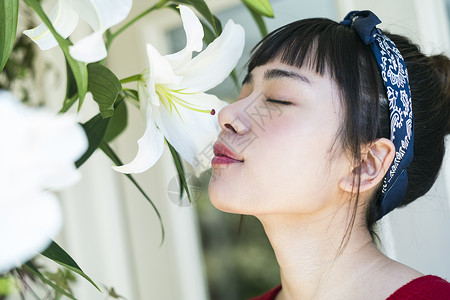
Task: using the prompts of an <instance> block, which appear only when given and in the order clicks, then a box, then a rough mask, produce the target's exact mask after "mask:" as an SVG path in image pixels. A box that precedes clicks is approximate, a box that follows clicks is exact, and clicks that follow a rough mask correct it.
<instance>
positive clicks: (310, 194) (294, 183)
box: [209, 120, 330, 215]
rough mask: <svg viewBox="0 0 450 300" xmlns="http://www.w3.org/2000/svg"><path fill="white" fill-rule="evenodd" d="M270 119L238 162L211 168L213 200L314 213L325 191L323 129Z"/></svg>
mask: <svg viewBox="0 0 450 300" xmlns="http://www.w3.org/2000/svg"><path fill="white" fill-rule="evenodd" d="M287 124H288V123H286V120H285V121H284V122H283V123H280V126H278V124H277V123H276V122H273V123H272V124H271V126H270V127H269V126H268V127H267V129H266V131H265V132H264V133H263V134H260V135H259V137H258V139H256V140H255V141H254V142H253V143H252V144H251V145H250V146H249V147H248V148H247V150H248V151H247V152H246V153H247V156H246V160H245V162H244V163H243V164H242V165H231V166H229V167H227V168H223V169H221V170H213V176H212V178H211V181H210V186H209V193H210V199H211V202H212V203H213V205H214V206H215V207H216V208H218V209H220V210H223V211H226V212H232V213H240V214H252V215H260V214H269V213H292V212H304V213H307V212H313V211H315V210H318V209H319V208H320V207H323V206H324V205H325V203H324V201H326V199H327V197H326V194H327V193H328V192H329V186H330V185H329V183H330V181H329V175H330V173H329V167H330V165H329V154H328V147H329V144H330V143H329V142H327V141H329V138H328V137H327V136H326V135H325V132H322V131H325V130H321V129H319V130H312V129H310V128H303V129H302V130H299V128H302V127H301V126H299V124H298V123H294V124H292V125H291V126H292V128H290V127H289V126H286V125H287Z"/></svg>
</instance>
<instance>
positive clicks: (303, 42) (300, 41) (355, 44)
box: [248, 18, 374, 98]
mask: <svg viewBox="0 0 450 300" xmlns="http://www.w3.org/2000/svg"><path fill="white" fill-rule="evenodd" d="M358 53H359V55H361V54H363V56H365V57H358ZM372 56H373V55H372V53H371V52H370V49H369V47H367V46H366V45H364V43H362V42H361V39H360V38H359V37H358V36H357V34H356V32H355V31H354V30H352V29H349V28H347V27H345V26H343V25H340V24H339V23H337V22H334V21H332V20H329V19H325V18H312V19H305V20H300V21H296V22H293V23H290V24H287V25H285V26H283V27H280V28H278V29H277V30H275V31H273V32H271V33H270V34H269V35H267V36H266V37H265V38H264V39H263V40H261V41H260V42H259V43H258V44H257V45H256V46H255V47H254V48H253V50H252V56H251V58H250V61H249V64H248V72H249V73H250V72H251V71H252V70H253V69H254V68H256V67H258V66H262V65H264V64H267V63H269V62H272V61H275V60H279V61H280V62H282V63H284V64H286V65H289V66H293V67H297V68H302V67H306V68H309V69H311V70H314V71H315V72H316V73H318V74H320V75H321V76H323V75H324V74H326V73H328V74H329V76H330V77H331V78H332V79H334V80H335V81H336V83H337V84H338V86H339V87H340V92H341V95H342V96H343V97H344V98H348V97H353V96H355V95H354V94H353V95H352V94H348V92H350V91H354V92H355V93H356V92H357V91H358V90H359V89H360V87H359V86H358V85H359V83H360V75H361V73H364V72H365V71H366V72H367V70H360V67H361V62H364V61H368V60H369V61H370V60H374V59H373V57H372ZM372 71H373V70H372ZM342 87H346V88H344V89H343V88H342Z"/></svg>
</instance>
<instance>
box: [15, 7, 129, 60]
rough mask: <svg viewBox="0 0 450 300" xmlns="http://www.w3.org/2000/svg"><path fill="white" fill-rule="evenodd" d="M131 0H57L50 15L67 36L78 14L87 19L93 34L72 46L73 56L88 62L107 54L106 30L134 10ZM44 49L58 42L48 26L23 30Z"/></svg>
mask: <svg viewBox="0 0 450 300" xmlns="http://www.w3.org/2000/svg"><path fill="white" fill-rule="evenodd" d="M131 5H132V0H58V3H57V5H56V6H55V7H54V8H53V10H52V11H51V13H50V14H49V19H50V21H51V22H52V24H53V27H55V30H56V31H57V32H58V33H59V34H60V35H61V36H62V37H63V38H67V37H68V36H70V35H71V34H72V32H73V31H74V30H75V28H76V27H77V25H78V16H80V17H81V18H82V19H83V20H85V21H86V22H87V23H88V24H89V25H90V26H91V28H92V29H93V30H94V33H92V34H90V35H88V36H86V37H84V38H83V39H81V40H80V41H78V42H77V43H75V45H73V46H70V47H69V51H70V55H71V56H72V57H73V58H75V59H76V60H79V61H83V62H86V63H90V62H95V61H99V60H102V59H104V58H105V57H106V55H107V53H106V47H105V43H104V41H103V33H104V32H105V31H106V30H107V29H108V28H110V27H112V26H114V25H116V24H118V23H120V22H122V21H123V20H124V19H125V18H126V16H127V15H128V13H129V12H130V10H131ZM23 33H24V34H25V35H27V36H29V37H30V38H31V39H32V40H33V41H34V42H35V43H36V44H37V45H38V46H39V47H40V48H41V49H42V50H47V49H50V48H53V47H55V46H56V45H58V42H57V41H56V39H55V38H54V37H53V35H52V33H51V32H50V30H48V28H47V26H46V25H45V24H44V23H42V24H40V25H39V26H37V27H35V28H33V29H29V30H25V31H24V32H23Z"/></svg>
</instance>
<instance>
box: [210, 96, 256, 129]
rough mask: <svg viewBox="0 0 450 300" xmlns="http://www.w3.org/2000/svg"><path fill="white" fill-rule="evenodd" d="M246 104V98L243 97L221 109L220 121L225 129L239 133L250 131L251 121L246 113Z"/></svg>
mask: <svg viewBox="0 0 450 300" xmlns="http://www.w3.org/2000/svg"><path fill="white" fill-rule="evenodd" d="M246 105H248V104H246V101H245V99H241V100H238V101H236V102H234V103H232V104H228V105H227V106H225V107H224V108H222V109H221V110H220V111H219V115H218V121H219V125H220V127H221V128H222V130H223V131H225V132H233V133H236V134H239V135H243V134H245V133H247V132H249V131H250V126H251V122H250V120H249V118H248V115H247V114H246V113H245V109H246Z"/></svg>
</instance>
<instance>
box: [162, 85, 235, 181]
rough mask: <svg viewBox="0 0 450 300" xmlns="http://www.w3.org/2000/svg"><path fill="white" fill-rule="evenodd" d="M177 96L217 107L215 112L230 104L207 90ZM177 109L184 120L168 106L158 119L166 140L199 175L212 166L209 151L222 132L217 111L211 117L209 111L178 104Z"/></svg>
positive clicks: (200, 104) (210, 106)
mask: <svg viewBox="0 0 450 300" xmlns="http://www.w3.org/2000/svg"><path fill="white" fill-rule="evenodd" d="M177 96H178V97H180V98H182V99H183V100H185V101H187V102H189V103H190V104H191V105H198V106H203V108H214V109H215V110H216V112H218V111H219V110H220V109H222V107H224V106H225V105H227V103H226V102H224V101H221V100H219V99H218V98H217V97H216V96H214V95H209V94H205V93H200V94H188V95H185V94H183V95H182V94H178V95H177ZM177 110H178V111H179V113H180V115H181V117H182V119H180V117H179V116H178V114H177V113H173V114H170V112H169V111H167V110H166V109H159V114H158V115H156V117H157V118H156V120H155V122H156V124H157V125H158V127H159V128H160V130H161V132H162V133H163V134H164V136H165V137H166V139H167V141H168V142H169V143H170V144H171V145H172V146H173V147H174V148H175V150H177V152H178V153H179V154H180V155H181V156H182V157H183V158H184V159H185V160H186V161H187V162H188V163H189V164H190V165H191V166H192V167H193V168H194V169H195V173H196V176H199V175H200V173H201V172H203V171H205V170H207V169H208V168H209V167H210V160H211V158H212V157H208V155H206V153H207V152H209V153H211V151H212V148H211V147H212V143H213V142H214V141H215V140H216V139H217V136H218V133H219V131H220V127H219V124H218V121H217V115H218V114H217V113H216V114H215V115H214V116H212V115H210V114H208V113H199V112H196V111H192V110H190V109H188V108H185V107H183V106H180V105H178V106H177Z"/></svg>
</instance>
